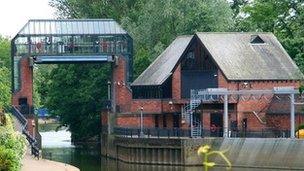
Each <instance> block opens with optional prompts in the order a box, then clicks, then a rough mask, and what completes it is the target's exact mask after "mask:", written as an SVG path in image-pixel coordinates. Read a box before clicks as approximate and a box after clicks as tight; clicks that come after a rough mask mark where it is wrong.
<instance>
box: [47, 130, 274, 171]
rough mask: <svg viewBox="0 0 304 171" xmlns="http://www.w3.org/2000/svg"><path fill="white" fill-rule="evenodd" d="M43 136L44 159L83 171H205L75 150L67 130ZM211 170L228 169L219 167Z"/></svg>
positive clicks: (243, 170)
mask: <svg viewBox="0 0 304 171" xmlns="http://www.w3.org/2000/svg"><path fill="white" fill-rule="evenodd" d="M41 136H42V146H43V147H42V148H43V152H42V153H43V154H42V155H43V157H44V158H47V159H50V160H54V161H59V162H64V163H68V164H71V165H73V166H76V167H78V168H80V170H81V171H173V170H174V171H175V170H177V171H203V168H202V167H182V166H157V165H138V164H126V163H123V162H118V161H116V160H113V159H107V158H104V157H100V154H99V152H100V149H99V148H98V147H94V148H75V147H74V146H73V145H72V144H71V138H70V136H71V134H70V132H68V131H67V130H61V131H58V132H55V131H48V132H41ZM210 170H226V169H225V168H222V167H218V168H214V169H210ZM232 170H234V171H263V170H262V169H252V168H233V169H232ZM265 171H275V169H266V170H265Z"/></svg>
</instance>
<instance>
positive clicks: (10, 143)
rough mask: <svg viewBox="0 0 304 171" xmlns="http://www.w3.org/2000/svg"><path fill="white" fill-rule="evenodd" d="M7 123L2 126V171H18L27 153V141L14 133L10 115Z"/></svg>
mask: <svg viewBox="0 0 304 171" xmlns="http://www.w3.org/2000/svg"><path fill="white" fill-rule="evenodd" d="M6 123H7V124H6V125H5V126H0V171H4V170H5V171H17V170H19V169H20V167H21V160H22V158H23V156H24V154H25V151H26V139H25V137H24V136H23V135H21V134H20V133H17V132H15V131H14V129H13V125H12V120H11V118H10V116H9V115H6Z"/></svg>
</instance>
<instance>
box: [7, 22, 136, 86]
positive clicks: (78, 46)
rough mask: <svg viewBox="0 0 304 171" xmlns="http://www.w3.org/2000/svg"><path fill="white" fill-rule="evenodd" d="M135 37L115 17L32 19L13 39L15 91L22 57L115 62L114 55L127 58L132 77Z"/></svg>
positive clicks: (53, 61) (44, 61)
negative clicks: (133, 39) (113, 18)
mask: <svg viewBox="0 0 304 171" xmlns="http://www.w3.org/2000/svg"><path fill="white" fill-rule="evenodd" d="M132 53H133V41H132V38H131V37H130V36H129V35H128V33H127V32H126V31H125V30H124V29H122V28H121V27H120V25H119V24H118V23H117V22H116V21H114V20H112V19H72V20H71V19H62V20H29V22H28V23H27V24H26V25H25V26H24V27H23V28H22V29H21V30H20V31H19V32H18V34H17V35H16V36H15V37H14V38H13V40H12V61H13V92H16V91H18V90H19V89H20V59H21V58H22V57H31V58H30V59H31V60H32V63H38V64H56V63H79V62H94V63H96V62H113V61H114V55H122V56H124V57H125V58H126V59H127V60H126V61H127V63H128V64H127V65H128V68H127V78H128V79H129V80H128V81H131V79H132V63H133V60H132V56H133V54H132Z"/></svg>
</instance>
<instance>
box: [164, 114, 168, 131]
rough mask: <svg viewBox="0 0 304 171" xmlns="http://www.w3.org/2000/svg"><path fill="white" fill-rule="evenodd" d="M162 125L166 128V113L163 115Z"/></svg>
mask: <svg viewBox="0 0 304 171" xmlns="http://www.w3.org/2000/svg"><path fill="white" fill-rule="evenodd" d="M163 127H164V128H167V116H166V114H164V115H163Z"/></svg>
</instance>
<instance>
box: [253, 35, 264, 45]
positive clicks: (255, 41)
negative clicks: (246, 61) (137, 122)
mask: <svg viewBox="0 0 304 171" xmlns="http://www.w3.org/2000/svg"><path fill="white" fill-rule="evenodd" d="M250 43H252V44H262V43H265V42H264V40H263V39H262V38H261V37H260V36H259V35H251V39H250Z"/></svg>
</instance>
